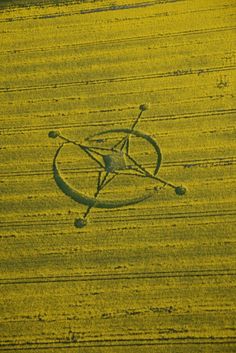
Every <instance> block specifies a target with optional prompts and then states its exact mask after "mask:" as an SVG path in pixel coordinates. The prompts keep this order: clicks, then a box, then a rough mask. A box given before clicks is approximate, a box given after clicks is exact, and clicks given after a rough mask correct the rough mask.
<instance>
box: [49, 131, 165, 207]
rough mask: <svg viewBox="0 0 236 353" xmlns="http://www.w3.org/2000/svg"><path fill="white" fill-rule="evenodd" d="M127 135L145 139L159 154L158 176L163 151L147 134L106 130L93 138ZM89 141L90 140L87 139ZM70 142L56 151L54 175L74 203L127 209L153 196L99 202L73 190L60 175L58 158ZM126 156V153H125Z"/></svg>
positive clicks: (149, 194) (144, 195)
mask: <svg viewBox="0 0 236 353" xmlns="http://www.w3.org/2000/svg"><path fill="white" fill-rule="evenodd" d="M120 132H123V133H126V134H130V135H134V136H137V137H141V138H144V139H145V140H147V141H148V142H149V143H150V144H151V145H152V146H153V147H154V149H155V151H156V154H157V163H156V167H155V170H154V175H156V174H157V172H158V170H159V168H160V166H161V160H162V155H161V151H160V148H159V146H158V144H157V143H156V141H155V140H154V139H153V138H152V137H151V136H148V135H147V134H145V133H143V132H141V131H138V130H131V129H111V130H106V131H101V132H98V133H96V134H94V135H93V136H90V138H91V137H95V136H101V135H104V134H109V133H120ZM87 140H88V139H87ZM68 143H69V142H66V143H63V144H62V145H61V146H60V147H59V148H58V149H57V151H56V154H55V156H54V158H53V175H54V179H55V182H56V184H57V186H58V187H59V188H60V189H61V191H62V192H63V193H64V194H65V195H67V196H69V197H70V198H72V199H73V200H74V201H76V202H78V203H80V204H83V205H86V206H88V207H95V208H119V207H125V206H129V205H133V204H136V203H139V202H142V201H144V200H146V199H149V198H150V197H152V196H153V194H154V192H146V193H145V194H143V195H141V196H139V197H136V198H132V199H124V200H106V199H103V200H99V199H96V198H95V197H88V196H87V195H85V194H84V193H82V192H80V191H78V190H76V189H75V188H73V186H72V185H70V183H68V182H66V181H65V180H64V178H63V176H62V175H61V173H60V170H59V167H58V163H57V162H58V161H57V158H58V156H59V155H60V152H61V150H62V149H63V147H64V146H65V145H66V144H68ZM124 154H125V155H126V153H124Z"/></svg>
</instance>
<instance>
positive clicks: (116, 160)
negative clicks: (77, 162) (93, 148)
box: [103, 151, 127, 172]
mask: <svg viewBox="0 0 236 353" xmlns="http://www.w3.org/2000/svg"><path fill="white" fill-rule="evenodd" d="M103 161H104V164H105V170H106V171H107V172H115V171H116V170H124V169H126V168H127V164H126V159H125V155H124V153H123V152H122V151H112V152H111V153H110V154H107V155H104V156H103Z"/></svg>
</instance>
